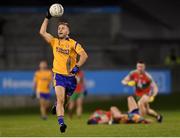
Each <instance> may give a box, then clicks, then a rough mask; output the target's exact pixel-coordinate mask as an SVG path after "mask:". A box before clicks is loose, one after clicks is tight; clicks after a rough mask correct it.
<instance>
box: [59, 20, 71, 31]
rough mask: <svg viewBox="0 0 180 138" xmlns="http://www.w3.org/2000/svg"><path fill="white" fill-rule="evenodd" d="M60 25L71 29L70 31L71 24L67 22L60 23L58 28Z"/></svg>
mask: <svg viewBox="0 0 180 138" xmlns="http://www.w3.org/2000/svg"><path fill="white" fill-rule="evenodd" d="M59 25H65V26H67V27H68V28H69V30H70V26H69V24H68V23H67V22H63V21H60V22H59V24H58V26H59Z"/></svg>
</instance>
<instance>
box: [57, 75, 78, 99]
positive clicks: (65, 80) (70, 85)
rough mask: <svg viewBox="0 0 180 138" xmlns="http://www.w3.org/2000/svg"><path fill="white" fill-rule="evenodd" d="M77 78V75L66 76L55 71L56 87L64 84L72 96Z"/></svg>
mask: <svg viewBox="0 0 180 138" xmlns="http://www.w3.org/2000/svg"><path fill="white" fill-rule="evenodd" d="M76 85H77V82H76V78H75V76H64V75H61V74H57V73H54V87H55V86H62V87H64V88H65V91H66V94H67V95H68V96H71V95H72V94H73V92H74V90H75V89H76Z"/></svg>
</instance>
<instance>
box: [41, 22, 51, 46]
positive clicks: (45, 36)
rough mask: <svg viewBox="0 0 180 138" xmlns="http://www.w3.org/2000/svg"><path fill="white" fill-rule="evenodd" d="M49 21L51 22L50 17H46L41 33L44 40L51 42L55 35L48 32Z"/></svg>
mask: <svg viewBox="0 0 180 138" xmlns="http://www.w3.org/2000/svg"><path fill="white" fill-rule="evenodd" d="M48 22H49V19H48V18H45V19H44V21H43V23H42V25H41V28H40V32H39V33H40V35H41V36H42V37H43V38H44V40H45V41H46V42H47V43H50V42H51V40H52V38H53V36H52V35H51V34H49V33H47V26H48Z"/></svg>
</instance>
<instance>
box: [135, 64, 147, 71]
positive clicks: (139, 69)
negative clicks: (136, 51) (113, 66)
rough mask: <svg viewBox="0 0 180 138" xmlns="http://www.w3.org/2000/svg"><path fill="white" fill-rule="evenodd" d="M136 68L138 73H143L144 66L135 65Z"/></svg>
mask: <svg viewBox="0 0 180 138" xmlns="http://www.w3.org/2000/svg"><path fill="white" fill-rule="evenodd" d="M136 68H137V70H138V71H139V72H144V70H145V64H141V63H137V65H136Z"/></svg>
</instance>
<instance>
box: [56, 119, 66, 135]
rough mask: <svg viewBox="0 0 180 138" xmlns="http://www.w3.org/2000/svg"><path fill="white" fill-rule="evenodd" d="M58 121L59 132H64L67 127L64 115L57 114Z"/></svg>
mask: <svg viewBox="0 0 180 138" xmlns="http://www.w3.org/2000/svg"><path fill="white" fill-rule="evenodd" d="M58 123H59V125H60V131H61V133H64V132H65V131H66V128H67V126H66V124H64V116H58Z"/></svg>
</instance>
